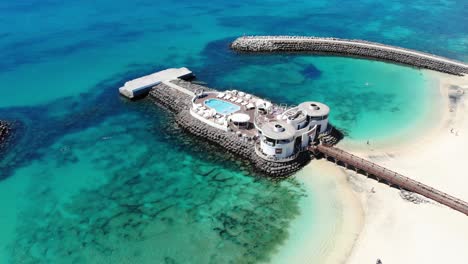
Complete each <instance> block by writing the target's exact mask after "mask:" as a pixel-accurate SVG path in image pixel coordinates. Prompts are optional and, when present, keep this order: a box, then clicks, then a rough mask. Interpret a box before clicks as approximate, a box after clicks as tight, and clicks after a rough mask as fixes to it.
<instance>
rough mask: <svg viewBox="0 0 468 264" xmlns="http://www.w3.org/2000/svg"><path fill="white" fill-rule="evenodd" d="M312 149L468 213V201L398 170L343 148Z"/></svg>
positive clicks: (379, 178) (390, 183)
mask: <svg viewBox="0 0 468 264" xmlns="http://www.w3.org/2000/svg"><path fill="white" fill-rule="evenodd" d="M310 150H311V151H318V152H320V153H322V154H323V155H324V156H325V158H327V159H329V158H332V159H334V160H335V162H336V163H338V162H342V163H343V164H344V166H345V167H346V168H354V170H355V171H356V172H363V173H364V174H366V175H367V176H370V175H373V176H375V177H376V178H377V179H378V180H384V181H386V182H387V183H388V184H389V185H390V186H392V185H395V186H398V187H399V188H402V189H406V190H408V191H411V192H414V193H418V194H420V195H422V196H424V197H427V198H429V199H432V200H434V201H436V202H438V203H441V204H443V205H446V206H448V207H450V208H452V209H454V210H457V211H459V212H462V213H463V214H465V215H468V203H467V202H465V201H463V200H460V199H458V198H455V197H453V196H451V195H449V194H446V193H444V192H441V191H439V190H437V189H434V188H432V187H430V186H427V185H425V184H423V183H420V182H418V181H415V180H413V179H410V178H408V177H406V176H403V175H401V174H399V173H397V172H394V171H391V170H388V169H386V168H384V167H382V166H379V165H377V164H375V163H373V162H371V161H368V160H365V159H362V158H360V157H357V156H355V155H353V154H351V153H348V152H346V151H343V150H341V149H338V148H335V147H330V146H326V145H322V144H320V145H318V146H313V147H311V149H310Z"/></svg>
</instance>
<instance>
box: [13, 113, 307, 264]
mask: <svg viewBox="0 0 468 264" xmlns="http://www.w3.org/2000/svg"><path fill="white" fill-rule="evenodd" d="M158 114H159V115H160V117H161V118H158V119H156V120H152V122H154V123H155V124H151V122H141V121H138V120H141V116H139V115H128V114H126V115H122V116H119V117H112V118H111V119H110V120H108V121H107V122H106V123H105V124H102V125H101V126H99V127H97V128H93V129H88V130H85V131H82V132H78V133H76V134H74V135H70V136H67V137H66V138H64V139H63V140H60V141H59V142H58V143H56V144H54V146H53V147H52V149H51V153H54V154H53V155H50V156H47V157H46V158H47V160H57V164H56V167H55V168H54V167H52V168H49V169H47V170H45V171H41V172H37V173H38V174H42V175H49V176H48V177H46V178H44V177H34V180H33V182H32V183H31V187H30V190H29V191H28V192H27V194H28V196H30V197H28V200H30V201H34V202H31V205H30V207H29V208H25V210H24V211H23V212H22V213H21V214H20V215H19V216H18V217H19V219H21V220H20V222H19V223H18V226H17V229H16V236H15V239H14V241H12V243H11V244H10V246H9V247H10V250H11V262H12V263H65V262H66V263H90V262H93V263H96V262H97V263H99V262H112V263H130V262H132V263H165V262H169V263H187V262H191V263H229V262H233V263H252V262H256V261H262V260H263V261H267V260H268V256H269V255H270V254H271V253H272V252H273V251H274V250H275V248H276V247H277V246H278V245H280V243H281V242H282V241H283V240H284V239H286V237H287V226H288V224H289V222H290V221H291V220H292V219H294V218H295V217H296V216H297V215H298V214H299V207H298V201H299V200H300V199H301V197H302V196H304V195H305V191H304V190H303V189H302V187H301V185H299V184H298V183H297V182H295V181H294V180H287V181H281V182H273V181H269V180H265V179H262V178H259V177H251V176H248V175H246V173H248V171H245V170H244V172H239V171H243V170H239V169H240V168H247V167H248V166H247V165H246V164H243V163H242V162H240V161H238V160H236V159H232V158H231V156H230V155H220V154H219V153H220V152H219V151H218V152H216V151H215V150H216V148H213V147H211V146H203V145H201V144H197V143H199V142H193V141H192V140H196V139H194V138H193V137H184V142H182V144H178V145H174V144H173V143H174V142H176V141H178V140H179V139H180V137H179V136H180V135H182V134H183V135H186V133H185V132H183V131H182V130H180V129H179V128H178V127H177V126H170V127H167V125H164V124H167V123H166V122H168V123H170V121H171V120H168V119H166V117H165V115H164V113H162V112H159V113H158ZM124 120H125V121H127V122H122V121H124ZM156 130H157V131H156ZM167 131H168V132H167ZM154 132H160V134H159V136H158V137H154V138H151V137H149V138H148V135H151V134H152V133H154ZM129 134H131V135H135V136H128V135H129ZM109 142H111V143H112V144H110V143H109ZM196 145H198V147H197V148H196V149H194V148H192V146H196ZM64 146H67V151H66V153H65V154H63V153H61V152H60V151H58V150H60V149H62V148H63V147H64ZM90 146H93V147H90ZM125 147H127V148H128V151H129V153H133V155H132V160H131V161H128V160H126V158H125V157H122V155H120V154H119V153H120V152H118V151H117V149H119V148H125ZM174 148H176V149H177V151H172V150H173V149H174ZM61 155H66V156H68V157H74V159H80V160H84V159H89V160H91V162H92V164H93V171H95V172H97V173H96V174H99V175H96V176H93V177H96V178H98V177H104V178H100V179H95V180H93V178H90V179H89V181H91V182H102V184H94V186H89V185H86V186H88V187H85V188H82V189H80V190H79V191H75V192H73V193H72V194H70V196H69V197H68V198H64V196H63V195H64V194H62V193H60V191H59V190H54V189H52V188H51V186H50V184H49V183H50V182H53V181H54V176H53V174H54V171H58V170H61V168H64V167H65V168H66V167H67V166H70V165H73V164H70V162H73V161H71V160H72V159H71V160H69V161H68V162H63V163H62V162H58V156H61ZM82 162H83V161H82ZM100 173H103V174H102V175H101V174H100ZM37 176H38V175H37ZM84 176H85V175H83V177H84ZM56 177H59V178H60V177H63V175H57V176H56ZM87 177H89V176H87ZM38 204H40V205H41V206H37V205H38Z"/></svg>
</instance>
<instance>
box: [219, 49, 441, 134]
mask: <svg viewBox="0 0 468 264" xmlns="http://www.w3.org/2000/svg"><path fill="white" fill-rule="evenodd" d="M278 61H279V62H278V63H274V64H272V65H269V66H268V67H265V66H262V65H252V66H246V67H243V68H241V69H239V70H238V71H234V72H232V73H230V74H228V75H226V76H223V77H220V79H221V81H220V82H221V83H223V84H227V83H229V84H230V85H227V86H233V87H239V88H240V89H244V90H248V91H250V92H253V93H256V94H259V95H261V96H263V97H266V98H270V99H271V100H273V101H274V102H281V103H287V104H289V105H297V104H299V103H301V102H304V101H308V100H310V101H320V102H323V103H325V104H327V105H329V106H330V108H331V114H330V121H331V122H332V123H333V125H335V126H336V127H338V128H339V129H340V130H341V131H343V132H345V134H346V136H347V138H348V139H352V140H367V139H372V140H383V139H386V138H391V137H392V136H395V135H397V134H400V133H404V132H408V131H407V130H411V128H415V127H418V125H420V123H421V122H422V121H424V120H425V118H426V117H427V116H428V115H429V113H430V105H431V102H433V100H434V99H433V97H432V95H433V91H432V90H431V89H430V88H431V86H430V81H429V76H428V75H427V74H425V73H423V72H422V71H420V70H417V69H411V68H406V67H402V66H399V65H394V64H389V63H383V62H375V61H368V60H358V59H351V58H339V57H305V56H304V57H297V56H294V57H287V58H285V59H281V58H280V59H279V60H278ZM311 75H312V76H311ZM317 75H318V76H317ZM239 76H241V78H240V77H239Z"/></svg>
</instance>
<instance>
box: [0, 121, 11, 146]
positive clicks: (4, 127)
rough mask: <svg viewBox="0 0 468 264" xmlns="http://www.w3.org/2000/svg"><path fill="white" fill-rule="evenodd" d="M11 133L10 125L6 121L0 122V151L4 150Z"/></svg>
mask: <svg viewBox="0 0 468 264" xmlns="http://www.w3.org/2000/svg"><path fill="white" fill-rule="evenodd" d="M10 133H11V128H10V124H9V123H8V122H6V121H2V120H0V150H1V149H2V148H3V144H4V143H5V142H6V141H7V138H8V137H9V135H10Z"/></svg>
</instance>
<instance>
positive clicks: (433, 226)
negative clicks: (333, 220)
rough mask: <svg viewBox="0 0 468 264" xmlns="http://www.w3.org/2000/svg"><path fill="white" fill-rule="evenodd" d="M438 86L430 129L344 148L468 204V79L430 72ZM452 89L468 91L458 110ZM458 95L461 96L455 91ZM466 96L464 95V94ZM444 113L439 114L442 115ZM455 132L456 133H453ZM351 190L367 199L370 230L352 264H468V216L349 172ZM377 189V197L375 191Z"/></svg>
mask: <svg viewBox="0 0 468 264" xmlns="http://www.w3.org/2000/svg"><path fill="white" fill-rule="evenodd" d="M429 74H430V75H431V77H432V78H434V82H438V83H439V85H438V88H439V95H440V98H439V99H440V100H439V102H437V100H435V102H437V103H435V105H434V110H433V112H434V118H433V120H432V121H433V123H432V124H431V126H430V129H427V127H426V128H424V129H421V131H420V134H418V135H417V136H415V137H412V138H411V139H407V140H404V141H401V142H392V144H386V145H385V146H375V145H372V144H371V145H370V146H367V144H366V143H362V144H361V145H362V146H363V147H361V148H356V144H355V143H354V144H346V142H345V143H344V144H342V145H340V147H342V148H344V149H346V150H348V151H350V152H353V153H354V154H357V155H359V156H362V157H364V158H368V159H370V160H373V161H376V162H378V163H379V164H381V165H383V166H385V167H387V168H389V169H392V170H394V171H397V172H399V173H402V174H404V175H406V176H408V177H411V178H413V179H415V180H418V181H421V182H423V183H425V184H428V185H430V186H432V187H434V188H438V189H440V190H442V191H444V192H447V193H449V194H451V195H453V196H455V197H458V198H461V199H463V200H465V201H466V200H468V176H467V175H468V173H467V169H468V167H467V166H468V120H466V118H467V117H468V108H467V107H466V96H468V77H452V76H448V75H443V74H437V73H432V72H431V73H429ZM452 85H456V86H458V90H460V91H464V93H465V95H462V96H461V98H460V99H459V100H458V103H457V105H456V106H454V105H453V104H452V103H451V102H450V100H449V99H448V98H449V90H450V89H451V88H450V87H451V86H452ZM451 90H452V93H453V92H455V93H457V90H454V89H453V86H452V89H451ZM458 93H459V94H462V93H461V92H458ZM438 111H439V113H437V112H438ZM452 129H453V130H452ZM347 173H348V174H349V176H350V177H349V179H350V183H351V186H352V187H353V189H354V191H355V193H357V194H358V196H359V197H360V199H361V202H362V206H363V209H364V214H365V220H364V227H363V230H362V232H361V234H360V235H359V238H358V240H357V242H356V244H355V246H354V248H353V251H352V254H351V256H350V258H349V259H348V261H347V262H346V263H350V264H354V263H356V264H362V263H375V262H376V260H377V258H380V259H381V260H382V263H384V264H386V263H398V264H404V263H425V264H427V263H465V262H466V260H467V259H468V251H467V250H466V249H467V248H468V216H466V215H464V214H462V213H459V212H457V211H454V210H452V209H450V208H448V207H445V206H443V205H440V204H437V203H435V202H433V201H430V200H428V201H430V202H429V203H421V204H414V203H411V202H409V201H406V200H403V199H402V198H401V196H400V192H399V190H397V189H395V188H390V187H388V186H387V185H384V184H380V183H377V182H376V181H374V180H371V179H367V178H365V177H364V176H362V175H356V174H355V173H353V172H350V171H348V172H347ZM372 190H374V192H373V191H372Z"/></svg>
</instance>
